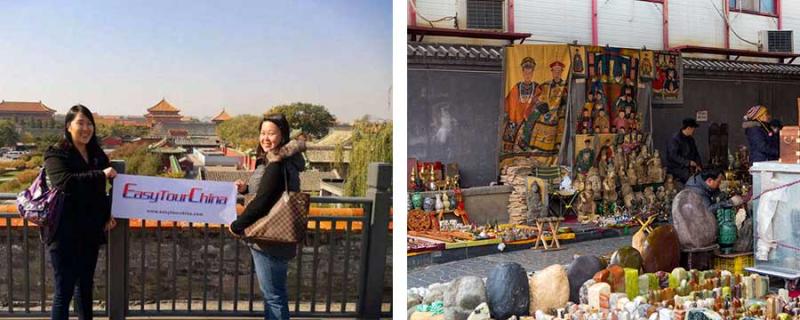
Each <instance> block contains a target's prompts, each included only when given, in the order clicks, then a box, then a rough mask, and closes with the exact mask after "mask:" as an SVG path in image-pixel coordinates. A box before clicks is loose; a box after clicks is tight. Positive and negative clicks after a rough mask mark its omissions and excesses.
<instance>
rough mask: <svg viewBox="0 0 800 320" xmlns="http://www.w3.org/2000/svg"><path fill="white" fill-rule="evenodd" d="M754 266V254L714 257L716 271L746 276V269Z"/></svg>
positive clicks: (717, 255) (719, 255)
mask: <svg viewBox="0 0 800 320" xmlns="http://www.w3.org/2000/svg"><path fill="white" fill-rule="evenodd" d="M752 266H753V253H752V252H748V253H737V254H715V255H714V269H717V270H728V271H730V272H731V273H733V274H744V272H745V270H744V268H747V267H752Z"/></svg>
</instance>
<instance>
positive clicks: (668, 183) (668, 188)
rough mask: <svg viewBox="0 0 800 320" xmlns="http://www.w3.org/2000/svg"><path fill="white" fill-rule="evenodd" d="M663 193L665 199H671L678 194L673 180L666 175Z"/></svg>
mask: <svg viewBox="0 0 800 320" xmlns="http://www.w3.org/2000/svg"><path fill="white" fill-rule="evenodd" d="M664 191H665V192H666V193H667V197H668V198H670V199H672V198H674V197H675V195H676V194H678V190H677V188H676V186H675V179H674V178H672V175H671V174H667V178H666V179H665V181H664Z"/></svg>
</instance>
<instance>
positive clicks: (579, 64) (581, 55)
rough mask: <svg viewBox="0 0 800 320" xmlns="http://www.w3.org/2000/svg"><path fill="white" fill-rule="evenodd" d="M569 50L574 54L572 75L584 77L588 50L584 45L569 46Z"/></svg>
mask: <svg viewBox="0 0 800 320" xmlns="http://www.w3.org/2000/svg"><path fill="white" fill-rule="evenodd" d="M569 52H570V54H571V55H572V68H571V69H572V77H573V78H579V79H583V77H585V76H586V65H585V64H584V63H583V62H584V61H585V60H584V59H585V57H586V51H585V50H584V49H583V46H569Z"/></svg>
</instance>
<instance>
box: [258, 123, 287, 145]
mask: <svg viewBox="0 0 800 320" xmlns="http://www.w3.org/2000/svg"><path fill="white" fill-rule="evenodd" d="M282 139H283V137H281V129H280V128H278V126H277V125H276V124H275V123H273V122H271V121H264V122H262V123H261V132H260V134H259V135H258V143H259V145H260V146H261V149H262V150H264V152H270V151H272V150H273V149H275V148H277V147H278V146H279V145H280V143H281V140H282Z"/></svg>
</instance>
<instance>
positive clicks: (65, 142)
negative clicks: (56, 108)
mask: <svg viewBox="0 0 800 320" xmlns="http://www.w3.org/2000/svg"><path fill="white" fill-rule="evenodd" d="M79 113H80V114H82V115H83V116H84V117H86V118H87V119H89V122H91V123H92V127H93V128H94V130H92V138H91V139H89V144H87V145H86V151H88V152H89V153H90V154H95V155H96V154H104V153H103V149H102V148H101V147H100V143H99V142H98V141H97V125H95V123H94V117H93V116H92V111H91V110H89V108H87V107H86V106H84V105H82V104H76V105H74V106H72V108H69V111H67V115H66V117H64V135H63V136H62V137H61V141H59V142H58V146H59V147H60V148H61V149H63V150H69V149H72V148H74V147H75V143H74V142H73V141H72V135H71V134H70V133H69V124H70V123H72V121H73V120H75V118H76V117H78V114H79ZM98 151H99V152H98Z"/></svg>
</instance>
